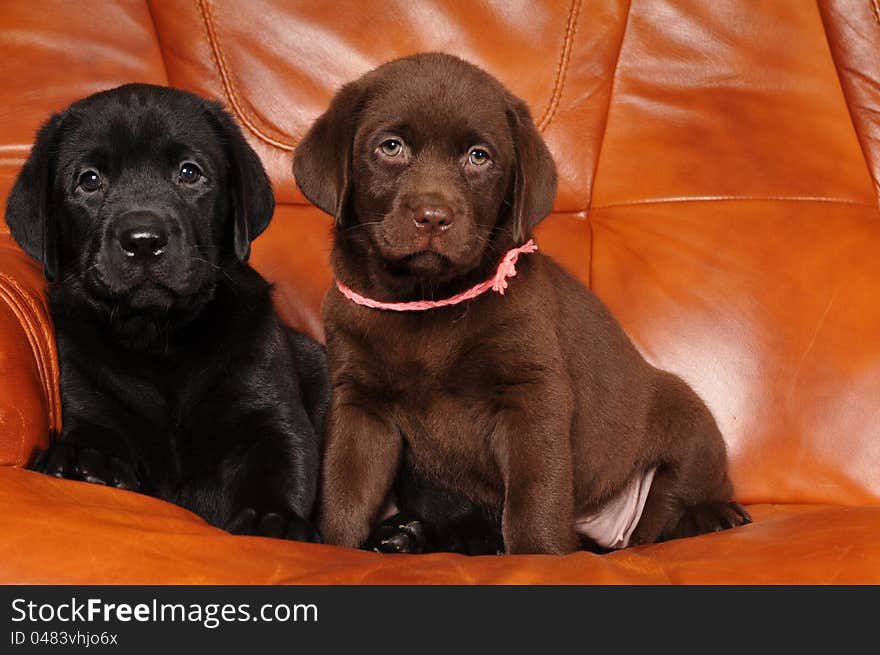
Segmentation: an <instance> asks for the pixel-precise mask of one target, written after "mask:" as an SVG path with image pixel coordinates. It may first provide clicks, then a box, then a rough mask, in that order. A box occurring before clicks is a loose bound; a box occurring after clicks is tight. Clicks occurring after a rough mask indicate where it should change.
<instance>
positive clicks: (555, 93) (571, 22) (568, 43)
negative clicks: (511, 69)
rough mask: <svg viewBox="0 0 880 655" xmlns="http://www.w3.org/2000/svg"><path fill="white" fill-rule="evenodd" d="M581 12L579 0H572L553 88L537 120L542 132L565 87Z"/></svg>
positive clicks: (557, 107) (548, 122)
mask: <svg viewBox="0 0 880 655" xmlns="http://www.w3.org/2000/svg"><path fill="white" fill-rule="evenodd" d="M580 13H581V0H573V1H572V3H571V8H570V9H569V12H568V21H567V24H566V27H565V36H564V37H563V40H562V52H561V54H560V56H559V64H558V65H557V66H556V79H555V81H554V82H553V89H552V90H551V92H550V99H549V101H548V102H547V108H546V109H545V110H544V115H543V116H541V120H539V121H538V131H539V132H543V131H544V130H545V129H546V128H547V126H548V125H550V122H551V121H552V120H553V117H554V116H555V115H556V110H557V109H559V101H560V99H561V98H562V92H563V90H564V89H565V80H566V76H567V75H568V67H569V65H570V64H571V53H572V51H573V49H574V36H575V33H576V32H577V20H578V17H579V16H580Z"/></svg>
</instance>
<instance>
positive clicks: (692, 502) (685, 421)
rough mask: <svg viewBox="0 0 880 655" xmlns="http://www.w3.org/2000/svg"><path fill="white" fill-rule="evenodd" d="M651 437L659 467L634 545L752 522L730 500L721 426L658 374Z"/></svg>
mask: <svg viewBox="0 0 880 655" xmlns="http://www.w3.org/2000/svg"><path fill="white" fill-rule="evenodd" d="M648 430H649V436H648V439H649V440H650V442H651V443H652V444H653V448H652V451H653V454H654V456H655V457H656V458H657V459H656V461H657V462H658V463H659V468H658V469H657V474H656V475H655V477H654V481H653V484H652V485H651V491H650V492H649V494H648V498H647V500H646V502H645V508H644V511H643V512H642V518H641V520H640V521H639V525H638V526H637V527H636V530H635V532H634V533H633V536H632V539H631V540H630V543H631V544H632V545H638V544H646V543H653V542H655V541H665V540H667V539H675V538H678V537H690V536H694V535H698V534H702V533H704V532H717V531H719V530H726V529H727V528H733V527H736V526H738V525H743V524H745V523H750V522H751V520H752V519H751V517H750V516H749V514H748V512H747V511H746V510H745V509H744V508H743V507H742V506H741V505H740V504H739V503H734V502H732V501H731V498H732V496H733V485H732V484H731V482H730V478H729V477H728V475H727V452H726V450H725V446H724V440H723V438H722V436H721V432H720V431H719V429H718V425H717V424H716V423H715V419H714V418H713V416H712V414H711V412H710V411H709V409H708V408H707V407H706V405H705V404H704V403H703V401H702V400H701V399H700V398H699V396H697V394H696V393H695V392H694V391H693V390H692V389H691V388H690V387H689V386H688V385H687V384H685V382H684V381H682V380H681V379H680V378H678V377H676V376H674V375H672V374H670V373H665V372H658V376H657V381H656V386H655V393H654V404H653V407H652V408H651V411H650V414H649V418H648Z"/></svg>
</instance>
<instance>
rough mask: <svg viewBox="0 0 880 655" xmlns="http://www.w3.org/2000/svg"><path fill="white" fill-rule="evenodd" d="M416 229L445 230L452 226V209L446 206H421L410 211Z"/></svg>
mask: <svg viewBox="0 0 880 655" xmlns="http://www.w3.org/2000/svg"><path fill="white" fill-rule="evenodd" d="M412 212H413V221H414V222H415V224H416V226H417V227H427V228H431V229H432V230H440V231H442V230H446V229H448V228H449V226H450V225H452V209H451V208H450V207H447V206H446V205H429V204H421V205H419V206H417V207H416V208H415V209H413V210H412Z"/></svg>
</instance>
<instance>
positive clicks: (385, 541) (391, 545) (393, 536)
mask: <svg viewBox="0 0 880 655" xmlns="http://www.w3.org/2000/svg"><path fill="white" fill-rule="evenodd" d="M427 546H428V538H427V535H426V533H425V526H424V525H423V524H422V522H421V521H419V520H418V519H416V518H413V517H409V516H406V515H404V514H395V515H394V516H392V517H390V518H388V519H386V520H385V521H382V523H380V524H379V525H378V526H377V527H376V529H375V530H373V532H372V534H370V536H369V537H368V538H367V541H366V542H364V545H363V546H361V548H363V549H364V550H373V551H375V552H377V553H407V554H409V555H419V554H421V553H424V552H425V551H426V550H427Z"/></svg>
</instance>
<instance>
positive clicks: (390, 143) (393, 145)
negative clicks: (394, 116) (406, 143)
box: [379, 139, 403, 157]
mask: <svg viewBox="0 0 880 655" xmlns="http://www.w3.org/2000/svg"><path fill="white" fill-rule="evenodd" d="M379 149H380V150H381V151H382V152H383V154H385V155H387V156H389V157H397V155H399V154H400V153H401V152H403V141H401V140H400V139H386V140H385V141H383V142H382V144H381V145H380V146H379Z"/></svg>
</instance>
